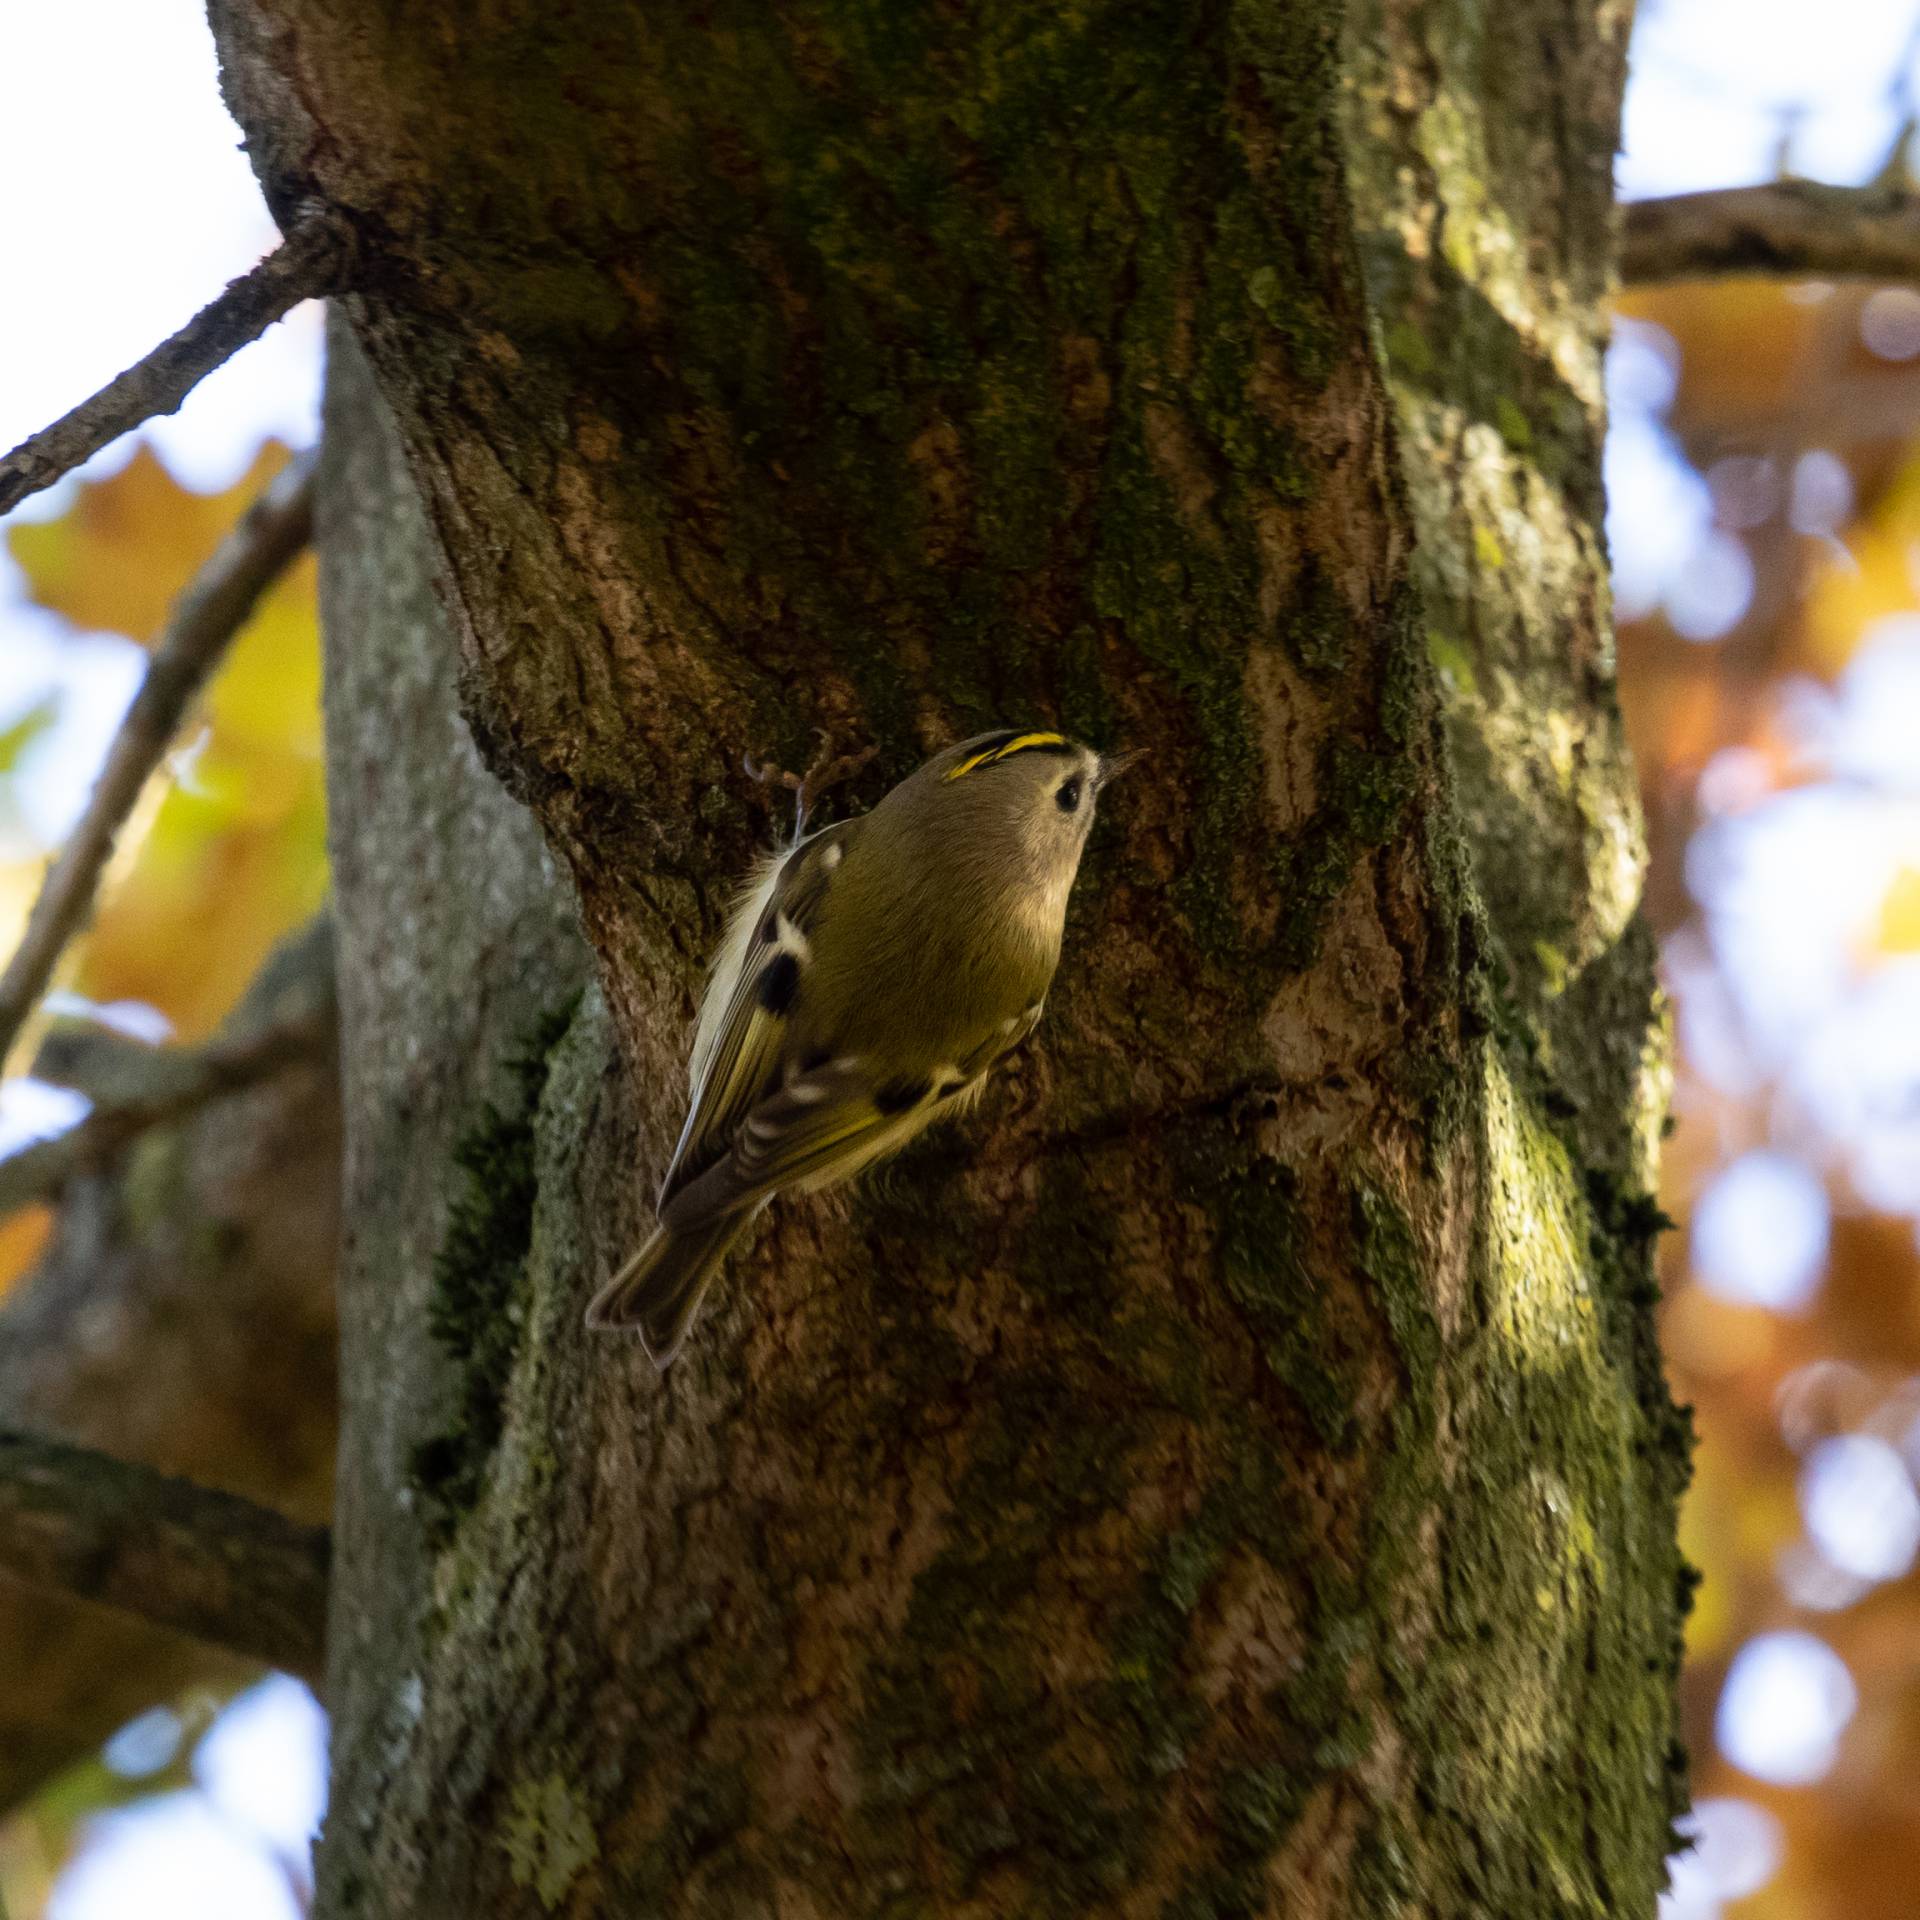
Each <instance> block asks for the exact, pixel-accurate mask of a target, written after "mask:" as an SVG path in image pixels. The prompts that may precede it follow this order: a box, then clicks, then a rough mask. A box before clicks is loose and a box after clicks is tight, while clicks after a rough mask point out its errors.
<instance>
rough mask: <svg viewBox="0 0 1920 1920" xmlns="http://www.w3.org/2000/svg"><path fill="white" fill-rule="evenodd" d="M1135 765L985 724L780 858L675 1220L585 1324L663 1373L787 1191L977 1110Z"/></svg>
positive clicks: (1049, 964)
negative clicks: (636, 1348) (1098, 807)
mask: <svg viewBox="0 0 1920 1920" xmlns="http://www.w3.org/2000/svg"><path fill="white" fill-rule="evenodd" d="M1131 758H1132V756H1131V755H1128V756H1123V757H1121V758H1117V759H1116V758H1103V757H1102V756H1101V755H1099V754H1098V753H1095V752H1094V751H1093V750H1092V749H1091V748H1090V747H1084V746H1081V745H1079V744H1078V743H1077V742H1075V741H1072V740H1069V739H1067V738H1066V736H1065V735H1063V734H1058V733H1044V732H1024V733H1023V732H1017V731H1008V732H1002V733H983V734H980V735H978V736H977V737H976V738H974V739H972V740H966V741H963V742H961V744H960V745H959V746H956V747H949V748H948V749H947V750H946V751H945V752H944V753H940V754H937V755H935V756H934V758H933V759H931V760H929V761H928V762H927V763H926V765H925V766H923V767H921V768H920V769H919V771H918V772H916V773H913V774H910V775H909V776H908V777H907V778H906V779H905V780H903V781H901V783H900V784H899V785H898V786H897V787H895V788H894V789H893V790H892V792H890V793H889V794H888V795H887V796H886V798H885V799H884V800H882V801H881V802H880V804H879V805H878V806H877V807H875V808H874V809H873V811H872V812H871V813H868V814H865V815H863V816H862V817H860V818H858V819H854V820H848V821H844V822H842V823H841V824H839V825H837V826H831V827H827V828H825V829H823V830H822V831H820V832H818V833H812V834H805V835H804V836H798V835H797V836H796V839H795V841H794V844H792V845H791V846H789V847H787V848H785V849H783V850H781V851H778V852H775V853H773V854H770V855H769V856H768V857H767V858H766V859H765V860H764V861H762V862H761V863H760V865H759V866H758V867H757V868H756V869H755V871H754V873H753V875H752V877H751V878H750V880H749V881H748V883H747V885H746V887H745V888H744V890H743V891H742V894H741V897H740V902H739V905H738V907H737V908H736V909H735V912H734V914H733V917H732V919H731V921H730V922H729V924H728V928H727V932H726V937H725V939H724V940H723V942H722V944H721V947H720V951H719V953H718V954H717V955H716V957H715V959H714V963H713V972H712V976H711V978H710V980H709V982H708V986H707V992H706V998H705V1000H704V1001H703V1002H702V1005H701V1009H700V1023H699V1029H698V1031H697V1033H696V1035H695V1037H694V1043H693V1058H692V1065H691V1068H690V1070H689V1081H690V1093H689V1103H688V1110H687V1117H686V1124H685V1126H684V1127H683V1128H682V1129H681V1133H680V1142H679V1145H678V1146H677V1147H676V1148H675V1149H674V1153H673V1159H672V1162H671V1164H670V1165H669V1166H668V1168H667V1172H666V1178H665V1180H664V1182H663V1183H662V1185H661V1189H660V1201H659V1224H658V1225H657V1226H656V1227H655V1229H654V1231H653V1233H652V1235H651V1237H650V1238H649V1239H648V1240H647V1242H646V1244H645V1245H644V1246H642V1247H641V1248H640V1250H639V1252H637V1253H636V1254H634V1256H633V1257H632V1258H631V1259H630V1260H629V1261H628V1262H627V1263H626V1265H625V1266H623V1267H622V1268H621V1269H620V1271H619V1272H618V1273H616V1274H615V1275H614V1276H613V1278H612V1279H611V1280H610V1281H608V1283H607V1284H606V1286H605V1287H604V1288H602V1289H601V1291H600V1293H599V1294H598V1295H597V1296H596V1297H595V1299H594V1301H593V1304H592V1305H591V1306H590V1307H589V1308H588V1309H587V1324H588V1326H590V1327H595V1328H604V1329H623V1328H637V1329H638V1330H639V1333H640V1336H641V1338H642V1340H643V1341H644V1342H645V1343H646V1348H647V1352H648V1353H649V1355H651V1357H652V1359H653V1362H654V1364H655V1365H656V1366H658V1367H660V1368H661V1369H663V1370H664V1369H665V1368H666V1367H667V1366H668V1365H669V1364H670V1363H671V1362H672V1360H673V1358H674V1356H675V1355H676V1354H677V1353H678V1352H679V1351H680V1347H681V1344H682V1342H683V1341H684V1340H685V1339H686V1337H687V1331H688V1329H689V1328H690V1327H691V1326H692V1325H693V1322H694V1318H695V1316H696V1314H697V1313H698V1312H699V1310H700V1302H701V1300H702V1298H703V1296H704V1295H705V1293H706V1290H707V1288H708V1286H709V1285H710V1284H711V1283H712V1280H713V1278H714V1275H715V1274H716V1273H717V1272H718V1270H719V1268H720V1265H721V1263H722V1262H723V1261H724V1260H725V1258H726V1256H727V1253H728V1251H729V1249H730V1248H731V1247H732V1246H733V1245H734V1243H735V1242H736V1241H737V1240H738V1239H739V1238H740V1236H741V1235H742V1234H743V1233H744V1232H745V1231H746V1230H747V1228H748V1227H749V1226H750V1225H751V1224H752V1222H753V1220H754V1218H755V1216H756V1215H757V1214H758V1213H759V1212H760V1210H761V1208H763V1207H764V1206H765V1205H766V1204H767V1202H768V1201H769V1200H770V1199H772V1198H773V1196H774V1195H775V1194H776V1193H779V1192H781V1191H783V1190H784V1189H786V1188H789V1187H791V1188H796V1189H799V1190H801V1191H803V1192H812V1191H816V1190H818V1189H819V1188H822V1187H829V1186H833V1185H835V1184H836V1183H838V1182H839V1181H842V1180H846V1179H849V1178H851V1177H852V1176H853V1175H854V1174H856V1173H858V1172H859V1171H860V1170H861V1168H863V1167H866V1166H870V1165H871V1164H872V1163H873V1162H874V1161H876V1160H878V1159H880V1158H882V1157H883V1156H884V1155H886V1154H890V1153H894V1152H896V1151H898V1149H899V1148H901V1147H903V1146H905V1145H906V1144H907V1142H908V1141H909V1140H911V1139H913V1137H914V1136H915V1135H916V1134H918V1133H920V1132H922V1131H923V1130H924V1129H925V1128H927V1127H929V1126H931V1125H932V1124H933V1123H934V1122H935V1121H937V1120H945V1119H950V1118H952V1117H954V1116H955V1115H957V1114H960V1113H963V1112H965V1111H966V1109H967V1108H968V1107H969V1106H971V1105H972V1104H973V1102H974V1101H975V1100H976V1099H977V1098H978V1097H979V1095H980V1092H981V1089H982V1088H983V1087H984V1086H985V1085H986V1080H987V1076H988V1075H989V1074H990V1073H991V1072H992V1071H993V1069H994V1067H995V1065H996V1064H997V1063H998V1062H999V1061H1000V1060H1001V1059H1003V1058H1004V1057H1005V1055H1006V1054H1007V1053H1008V1052H1010V1051H1011V1050H1012V1049H1013V1048H1015V1047H1017V1046H1018V1045H1019V1044H1020V1043H1021V1041H1023V1040H1024V1039H1025V1038H1026V1037H1027V1035H1028V1034H1030V1033H1031V1032H1032V1031H1033V1029H1034V1026H1035V1024H1036V1022H1037V1021H1038V1020H1039V1018H1040V1014H1041V1009H1042V1008H1043V1007H1044V1005H1045V1004H1046V997H1047V989H1048V987H1049V986H1050V985H1051V984H1052V981H1053V975H1054V969H1055V967H1056V966H1058V964H1059V960H1060V937H1061V932H1062V929H1063V927H1064V925H1065V922H1066V914H1067V895H1068V893H1069V892H1070V890H1071V889H1072V886H1073V881H1074V876H1075V874H1076V873H1077V872H1078V871H1079V867H1080V856H1081V853H1082V852H1083V851H1084V849H1085V847H1086V844H1087V833H1088V829H1089V828H1090V827H1091V826H1092V824H1093V812H1094V804H1095V801H1096V799H1097V798H1098V795H1099V793H1100V790H1101V788H1102V787H1103V786H1105V785H1106V783H1107V782H1108V781H1110V780H1111V779H1113V777H1114V776H1115V775H1116V774H1117V773H1119V772H1120V771H1121V770H1122V769H1123V768H1124V767H1125V766H1126V765H1127V764H1129V762H1130V760H1131Z"/></svg>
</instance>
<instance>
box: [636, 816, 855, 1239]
mask: <svg viewBox="0 0 1920 1920" xmlns="http://www.w3.org/2000/svg"><path fill="white" fill-rule="evenodd" d="M852 824H853V823H851V822H849V823H847V824H846V825H843V826H839V827H830V828H828V829H827V830H826V831H825V832H824V833H817V834H815V835H813V836H812V837H811V838H810V839H807V840H803V841H802V842H801V843H800V845H799V846H797V847H795V848H794V849H793V851H792V852H791V853H789V854H788V855H787V856H786V858H785V859H784V860H782V861H781V862H780V863H779V865H778V866H777V867H776V868H775V869H774V871H773V873H772V875H771V877H770V880H769V881H768V882H767V883H765V885H764V886H763V887H762V888H756V889H755V890H754V893H755V895H756V896H757V897H755V898H750V899H749V900H748V901H747V902H745V903H743V907H742V912H743V914H745V913H746V912H747V909H748V908H751V909H752V911H751V914H750V916H749V917H750V924H749V925H748V926H747V927H746V928H745V929H744V930H743V931H744V945H743V950H742V951H741V953H740V955H739V960H738V964H737V966H735V967H734V969H733V977H732V979H731V981H728V980H726V979H724V978H723V977H722V976H723V974H724V973H725V972H726V965H725V957H724V956H723V962H722V966H721V968H719V969H718V970H716V973H715V977H714V981H713V985H712V987H711V988H710V989H709V991H711V992H714V993H723V994H725V996H726V999H725V1003H724V1005H723V1006H722V1008H721V1010H720V1012H719V1015H718V1017H717V1019H715V1020H714V1021H713V1022H712V1023H711V1024H709V1023H708V1022H707V1021H706V1020H704V1019H703V1020H702V1022H701V1027H702V1035H701V1039H702V1042H703V1043H706V1044H704V1045H700V1046H697V1047H696V1050H695V1054H694V1084H693V1087H692V1089H691V1096H690V1099H689V1102H688V1107H687V1120H686V1125H685V1126H684V1127H683V1128H682V1129H681V1132H680V1142H679V1144H678V1146H676V1147H675V1148H674V1151H673V1159H672V1161H671V1162H670V1163H669V1165H668V1167H667V1173H666V1178H665V1179H664V1180H663V1181H662V1183H661V1189H660V1197H661V1203H662V1205H663V1206H664V1205H665V1204H666V1202H667V1201H669V1200H670V1199H672V1197H673V1196H674V1195H675V1194H676V1193H678V1192H680V1191H681V1190H682V1189H683V1188H684V1187H686V1186H687V1185H688V1184H689V1183H690V1182H692V1181H693V1180H696V1179H697V1178H699V1176H700V1175H701V1174H703V1173H705V1172H706V1171H707V1169H708V1168H710V1167H712V1166H713V1165H714V1164H715V1163H716V1162H717V1161H720V1160H721V1159H723V1158H724V1156H725V1155H726V1153H727V1151H728V1149H729V1148H730V1147H731V1146H732V1144H733V1137H734V1135H735V1133H736V1132H738V1130H739V1128H740V1126H741V1124H742V1123H743V1122H744V1121H745V1119H746V1117H747V1115H748V1114H749V1113H750V1112H751V1111H752V1110H753V1108H754V1107H755V1105H756V1104H757V1103H758V1102H760V1101H761V1100H763V1099H764V1098H765V1097H766V1096H767V1094H768V1093H769V1092H770V1091H771V1090H772V1089H773V1088H774V1087H775V1086H776V1085H777V1084H778V1082H779V1075H780V1063H781V1056H782V1052H783V1049H784V1046H785V1041H786V1031H787V1022H788V1018H789V1016H790V1014H791V1012H792V1010H793V1005H794V1002H795V1000H796V999H797V998H798V996H799V994H800V992H801V989H802V980H803V975H804V970H805V967H806V962H807V955H808V933H809V930H810V928H811V927H812V925H813V923H814V921H815V919H816V918H817V916H818V914H819V910H820V903H821V901H822V900H823V899H824V898H825V895H826V890H827V884H828V877H829V875H830V874H831V873H832V871H833V869H834V867H835V866H836V865H837V864H838V859H839V854H840V853H841V852H844V847H845V841H846V837H847V833H848V827H849V826H851V825H852ZM829 847H833V848H836V849H838V851H837V852H836V853H835V854H833V855H832V856H829V855H828V853H827V849H828V848H829ZM730 944H731V943H730Z"/></svg>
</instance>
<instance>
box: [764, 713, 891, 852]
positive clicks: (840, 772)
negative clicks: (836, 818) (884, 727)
mask: <svg viewBox="0 0 1920 1920" xmlns="http://www.w3.org/2000/svg"><path fill="white" fill-rule="evenodd" d="M817 737H818V739H819V741H820V751H819V752H818V753H816V754H815V755H814V757H813V763H812V764H811V765H810V766H809V767H808V768H807V770H806V772H805V773H803V774H802V773H788V772H787V771H785V769H783V768H779V767H776V766H774V765H773V763H772V762H771V761H766V762H763V763H761V764H759V765H756V764H755V763H754V759H753V756H752V755H751V754H745V755H743V756H742V757H741V762H740V764H741V765H742V766H743V767H744V768H745V769H746V773H747V778H748V779H749V780H752V781H753V782H754V783H755V784H756V785H758V786H761V787H765V788H767V789H769V790H771V789H772V788H774V787H782V788H784V789H785V790H786V791H787V792H789V793H791V794H792V795H793V837H794V838H795V839H796V840H798V839H799V838H800V837H801V836H802V835H803V834H804V833H805V832H806V830H807V819H808V816H809V815H811V813H812V812H813V809H814V806H815V804H816V803H817V802H818V801H819V800H820V799H821V798H822V797H823V796H824V795H826V794H828V793H831V792H832V791H833V789H834V788H835V787H837V786H840V785H842V784H843V783H844V782H845V781H848V780H851V779H852V778H853V777H854V775H855V774H857V773H859V772H860V771H861V770H862V769H863V768H865V767H866V765H867V764H868V763H869V762H870V761H871V760H872V759H873V758H874V756H875V755H876V754H877V753H878V752H879V751H880V749H879V748H878V747H877V746H869V747H862V748H860V749H859V750H858V751H857V752H854V753H838V754H837V753H835V752H834V750H833V740H832V737H831V735H829V734H828V732H827V731H826V729H825V728H824V727H823V728H820V729H819V730H818V735H817Z"/></svg>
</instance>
